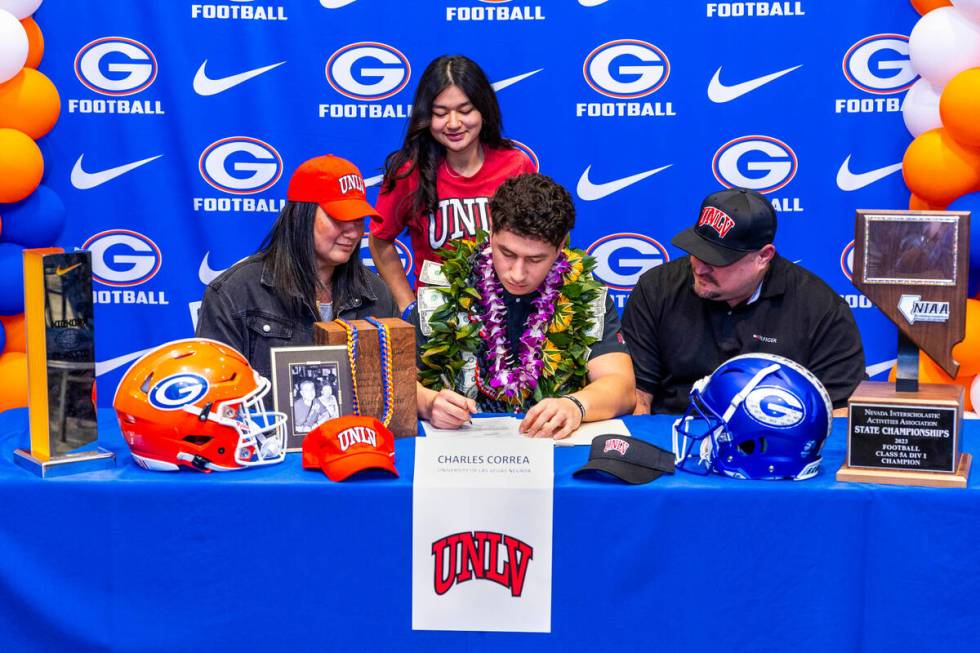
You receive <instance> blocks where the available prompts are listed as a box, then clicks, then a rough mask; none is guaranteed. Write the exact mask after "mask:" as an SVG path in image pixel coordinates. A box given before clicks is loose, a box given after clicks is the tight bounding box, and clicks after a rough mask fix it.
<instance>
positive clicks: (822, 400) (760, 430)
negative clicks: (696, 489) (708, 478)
mask: <svg viewBox="0 0 980 653" xmlns="http://www.w3.org/2000/svg"><path fill="white" fill-rule="evenodd" d="M690 398H691V403H690V405H689V406H688V408H687V412H685V413H684V416H683V417H681V418H680V419H678V420H677V421H676V422H674V428H673V445H674V457H675V465H676V467H679V468H680V469H683V470H684V471H687V472H693V473H696V474H708V473H710V472H715V473H717V474H722V475H724V476H731V477H732V478H746V479H767V480H774V479H792V480H797V481H800V480H804V479H807V478H811V477H813V476H816V475H817V472H818V470H819V468H820V450H821V449H822V448H823V443H824V441H825V440H826V439H827V436H828V435H829V434H830V428H831V424H832V420H833V407H832V405H831V403H830V396H829V395H828V394H827V390H826V389H825V388H824V387H823V384H822V383H820V381H819V380H817V377H815V376H814V375H813V374H812V373H811V372H810V371H809V370H807V369H806V368H805V367H803V366H802V365H800V364H798V363H795V362H793V361H791V360H789V359H788V358H783V357H782V356H776V355H773V354H743V355H741V356H736V357H734V358H731V359H729V360H728V361H727V362H725V363H722V364H721V365H719V366H718V369H716V370H715V371H714V372H712V373H711V375H710V376H706V377H704V378H703V379H701V380H700V381H698V382H697V383H695V384H694V387H692V388H691V394H690Z"/></svg>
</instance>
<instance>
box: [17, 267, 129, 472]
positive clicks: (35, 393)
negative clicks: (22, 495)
mask: <svg viewBox="0 0 980 653" xmlns="http://www.w3.org/2000/svg"><path fill="white" fill-rule="evenodd" d="M93 317H94V315H93V303H92V258H91V255H90V254H89V252H70V253H67V254H66V253H64V252H63V251H62V250H61V249H59V248H46V249H27V250H24V320H25V325H26V329H27V374H28V414H29V419H30V428H31V450H30V451H24V450H23V449H17V450H16V451H14V462H16V463H17V464H18V465H20V466H21V467H24V468H25V469H28V470H30V471H32V472H34V473H35V474H37V475H38V476H42V477H50V476H61V475H64V474H75V473H80V472H89V471H93V470H96V469H104V468H106V467H112V466H114V465H115V455H114V454H113V453H112V452H110V451H106V450H104V449H101V448H98V447H95V446H94V444H95V442H96V441H97V440H98V436H99V431H98V424H97V422H96V409H95V397H94V384H95V339H94V320H93Z"/></svg>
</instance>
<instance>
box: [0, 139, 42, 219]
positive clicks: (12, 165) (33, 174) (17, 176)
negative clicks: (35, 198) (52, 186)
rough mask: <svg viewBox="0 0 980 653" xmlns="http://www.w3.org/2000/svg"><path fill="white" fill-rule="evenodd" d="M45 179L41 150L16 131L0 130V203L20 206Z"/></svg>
mask: <svg viewBox="0 0 980 653" xmlns="http://www.w3.org/2000/svg"><path fill="white" fill-rule="evenodd" d="M43 175H44V158H43V157H42V156H41V149H40V148H39V147H38V146H37V143H35V142H34V141H32V140H31V137H30V136H28V135H27V134H25V133H24V132H22V131H18V130H16V129H5V128H0V203H4V204H9V203H11V202H19V201H21V200H22V199H24V198H25V197H27V196H28V195H30V194H31V193H33V192H34V189H35V188H37V187H38V184H40V183H41V177H42V176H43Z"/></svg>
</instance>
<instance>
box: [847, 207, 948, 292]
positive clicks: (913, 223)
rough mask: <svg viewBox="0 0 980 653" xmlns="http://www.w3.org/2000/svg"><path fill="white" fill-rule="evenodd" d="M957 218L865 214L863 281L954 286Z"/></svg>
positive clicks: (904, 284)
mask: <svg viewBox="0 0 980 653" xmlns="http://www.w3.org/2000/svg"><path fill="white" fill-rule="evenodd" d="M958 221H959V217H958V216H955V215H949V216H945V215H868V216H867V219H866V222H865V239H864V242H865V257H864V270H863V275H864V281H865V283H876V284H887V285H902V286H955V285H956V269H957V267H958V261H957V254H958V252H959V246H958V233H959V224H958Z"/></svg>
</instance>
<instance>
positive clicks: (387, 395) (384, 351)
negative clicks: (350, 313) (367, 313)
mask: <svg viewBox="0 0 980 653" xmlns="http://www.w3.org/2000/svg"><path fill="white" fill-rule="evenodd" d="M364 319H365V320H367V321H368V322H369V323H370V324H373V325H374V326H375V327H376V328H377V329H378V349H380V350H381V396H382V401H383V403H384V408H383V410H382V413H381V423H382V424H384V425H385V426H388V424H389V423H390V422H391V418H392V416H393V415H394V412H395V397H394V392H393V390H394V387H395V385H394V372H393V371H392V367H393V360H392V356H391V330H390V329H389V328H388V325H387V324H385V323H384V322H381V321H380V320H377V319H375V318H373V317H366V318H364Z"/></svg>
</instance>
